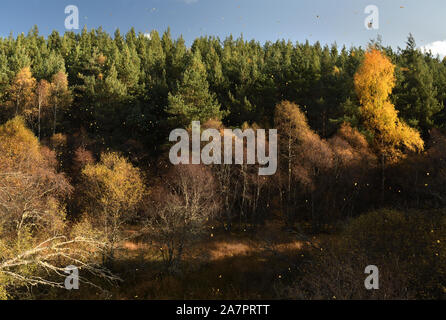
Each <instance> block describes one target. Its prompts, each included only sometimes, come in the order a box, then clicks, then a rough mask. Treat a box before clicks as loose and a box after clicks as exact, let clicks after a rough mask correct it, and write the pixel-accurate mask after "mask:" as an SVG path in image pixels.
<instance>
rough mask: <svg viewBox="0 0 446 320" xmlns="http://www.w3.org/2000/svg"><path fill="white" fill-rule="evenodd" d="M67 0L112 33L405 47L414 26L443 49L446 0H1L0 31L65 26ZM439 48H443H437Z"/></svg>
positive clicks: (83, 19)
mask: <svg viewBox="0 0 446 320" xmlns="http://www.w3.org/2000/svg"><path fill="white" fill-rule="evenodd" d="M370 4H373V5H376V6H377V7H378V8H379V15H380V19H379V30H367V29H366V28H365V26H364V20H365V18H366V17H367V14H365V13H364V9H365V8H366V6H367V5H370ZM67 5H76V6H77V7H78V8H79V11H80V26H81V28H82V27H83V26H84V25H86V26H87V27H88V28H89V29H90V28H97V27H99V26H103V27H104V29H105V30H106V31H108V32H110V33H113V32H114V30H115V29H116V28H118V27H119V28H120V29H121V31H122V32H124V33H125V32H126V31H127V30H128V29H129V28H130V27H132V26H134V27H135V28H136V30H137V31H141V32H149V31H151V30H153V29H156V30H159V31H164V30H165V29H166V28H167V27H170V28H171V31H172V35H173V36H174V37H177V36H179V35H180V34H182V35H183V37H184V38H185V39H186V42H187V43H188V44H190V43H191V42H192V41H193V39H194V38H196V37H198V36H200V35H215V36H219V37H220V38H225V37H226V36H227V35H229V34H233V35H234V36H239V35H240V34H243V36H244V38H245V39H256V40H258V41H260V42H262V43H263V42H265V41H267V40H271V41H275V40H277V39H286V40H288V39H289V40H292V41H305V40H306V39H308V40H310V42H314V41H316V40H319V41H320V42H321V43H323V44H326V43H329V44H330V43H333V42H337V43H338V44H340V45H343V44H345V45H347V46H350V45H361V46H365V45H366V44H367V42H368V41H369V40H370V39H372V38H376V36H377V35H378V34H380V35H381V36H382V38H383V42H384V44H386V45H391V46H393V47H397V46H404V44H405V41H406V38H407V36H408V34H409V32H412V33H413V34H414V36H415V39H416V40H417V44H418V45H419V46H424V45H428V44H430V45H431V46H432V48H433V49H434V51H435V50H440V51H441V50H444V53H446V42H442V41H443V40H446V19H445V15H446V1H444V0H426V1H420V0H68V1H65V0H15V1H8V2H6V1H2V4H1V10H0V36H7V35H8V34H9V33H10V32H14V34H17V33H19V32H25V33H26V32H27V31H29V29H30V28H31V27H32V26H33V25H35V24H36V25H37V26H38V27H39V30H40V32H41V33H42V34H44V35H47V34H49V33H50V32H51V31H52V30H54V29H56V30H59V31H60V32H64V30H65V28H64V21H65V17H66V15H65V13H64V9H65V7H66V6H67ZM441 53H442V52H441Z"/></svg>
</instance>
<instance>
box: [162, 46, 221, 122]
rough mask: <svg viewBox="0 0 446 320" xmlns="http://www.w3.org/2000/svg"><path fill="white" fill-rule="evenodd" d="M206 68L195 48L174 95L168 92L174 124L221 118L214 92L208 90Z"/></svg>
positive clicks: (169, 109)
mask: <svg viewBox="0 0 446 320" xmlns="http://www.w3.org/2000/svg"><path fill="white" fill-rule="evenodd" d="M206 79H207V74H206V68H205V66H204V64H203V62H202V61H201V54H200V51H199V50H197V51H196V52H195V53H194V55H193V57H192V61H191V63H190V65H189V66H188V68H187V69H186V72H185V73H184V76H183V79H182V81H181V83H180V84H179V86H178V90H177V91H176V93H175V94H174V95H172V94H169V98H168V100H169V105H168V113H169V114H170V115H171V116H172V117H171V120H172V121H174V123H175V124H176V125H188V124H190V123H191V122H192V121H201V122H202V123H204V122H206V121H207V120H209V119H218V120H219V119H221V118H222V117H223V112H222V111H220V105H219V104H218V102H217V100H216V96H215V94H214V93H212V92H210V91H209V84H208V82H207V80H206Z"/></svg>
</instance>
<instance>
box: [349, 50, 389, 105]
mask: <svg viewBox="0 0 446 320" xmlns="http://www.w3.org/2000/svg"><path fill="white" fill-rule="evenodd" d="M394 71H395V66H394V65H393V64H392V63H391V62H390V60H389V59H388V58H387V57H386V56H385V55H383V54H382V53H381V52H380V51H379V50H376V49H372V50H370V51H368V52H366V54H365V59H364V61H363V63H362V65H361V67H360V68H359V70H358V72H357V73H356V74H355V80H354V81H355V89H356V93H357V94H358V97H359V100H360V102H361V104H362V105H365V104H368V103H373V104H375V103H383V102H385V101H386V100H387V98H388V96H389V95H390V93H391V92H392V90H393V88H394V86H395V76H394Z"/></svg>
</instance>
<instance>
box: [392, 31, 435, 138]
mask: <svg viewBox="0 0 446 320" xmlns="http://www.w3.org/2000/svg"><path fill="white" fill-rule="evenodd" d="M401 60H402V65H403V68H402V69H403V70H402V71H403V72H402V80H401V83H400V85H399V86H398V90H397V91H396V92H395V94H396V97H397V99H396V105H397V106H398V108H399V110H400V111H401V117H402V118H404V119H406V120H407V122H408V123H409V124H410V125H412V126H415V127H418V128H419V129H421V130H422V131H423V132H424V133H427V131H428V129H429V128H431V127H432V126H433V125H434V117H435V115H436V114H437V113H439V112H440V111H441V110H442V109H443V105H442V104H441V103H440V102H439V101H438V100H437V88H436V87H435V85H434V79H433V74H432V73H433V72H432V70H430V69H429V66H428V65H427V63H426V61H425V57H424V56H423V54H422V53H421V52H420V51H419V50H417V48H416V43H415V39H414V38H413V36H412V35H410V36H409V39H408V40H407V47H406V49H405V50H404V51H403V52H402V55H401Z"/></svg>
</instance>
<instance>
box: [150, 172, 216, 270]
mask: <svg viewBox="0 0 446 320" xmlns="http://www.w3.org/2000/svg"><path fill="white" fill-rule="evenodd" d="M163 178H164V182H165V184H166V185H167V186H160V187H158V188H155V190H153V191H152V194H151V198H150V201H149V203H148V210H149V212H150V215H149V218H148V220H147V223H146V230H147V231H148V233H149V234H150V237H151V238H152V239H153V240H154V241H155V243H156V245H158V246H159V248H160V251H161V254H162V257H163V259H164V261H165V262H166V265H167V267H168V268H169V269H170V270H171V271H172V270H177V268H178V266H179V264H180V262H181V259H182V257H183V253H184V250H185V249H186V248H187V246H188V245H190V243H191V242H193V241H195V240H197V239H199V238H200V236H202V235H203V233H204V231H205V226H206V223H207V222H208V221H209V220H210V219H211V218H212V217H213V215H214V213H215V212H216V210H217V208H218V204H219V200H218V198H217V194H216V186H215V181H214V178H213V176H212V174H211V172H210V170H209V168H207V167H204V166H201V165H179V166H176V167H173V168H172V170H171V171H170V172H169V173H168V174H167V175H166V176H165V177H163Z"/></svg>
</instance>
